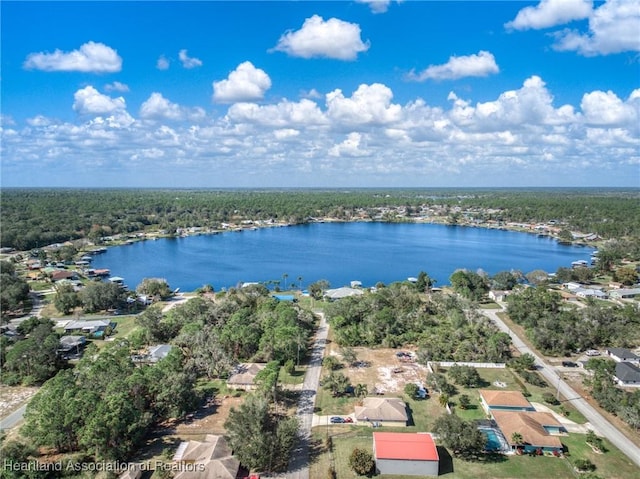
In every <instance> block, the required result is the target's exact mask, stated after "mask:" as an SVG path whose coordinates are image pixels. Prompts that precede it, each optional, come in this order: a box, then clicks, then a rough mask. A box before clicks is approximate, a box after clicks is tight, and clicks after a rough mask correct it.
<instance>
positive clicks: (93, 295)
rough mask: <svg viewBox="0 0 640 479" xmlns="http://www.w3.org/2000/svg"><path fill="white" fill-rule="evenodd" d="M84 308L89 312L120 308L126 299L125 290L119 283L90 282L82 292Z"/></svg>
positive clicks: (81, 297)
mask: <svg viewBox="0 0 640 479" xmlns="http://www.w3.org/2000/svg"><path fill="white" fill-rule="evenodd" d="M80 299H81V301H82V305H83V308H84V310H85V311H86V312H88V313H93V312H97V311H105V310H108V309H115V308H118V307H119V306H120V305H121V304H122V303H123V302H124V299H125V292H124V289H122V286H120V285H119V284H117V283H113V282H110V281H108V282H104V283H103V282H99V283H95V282H94V283H90V284H88V285H87V286H85V287H84V289H83V290H82V291H81V292H80Z"/></svg>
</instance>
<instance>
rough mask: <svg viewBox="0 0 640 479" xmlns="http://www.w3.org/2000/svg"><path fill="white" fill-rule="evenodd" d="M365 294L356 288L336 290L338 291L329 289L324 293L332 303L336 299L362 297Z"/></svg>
mask: <svg viewBox="0 0 640 479" xmlns="http://www.w3.org/2000/svg"><path fill="white" fill-rule="evenodd" d="M363 294H364V291H362V290H361V289H356V288H348V287H346V286H345V287H343V288H336V289H328V290H326V291H325V293H324V297H325V298H327V299H328V300H330V301H335V300H336V299H342V298H348V297H349V296H361V295H363Z"/></svg>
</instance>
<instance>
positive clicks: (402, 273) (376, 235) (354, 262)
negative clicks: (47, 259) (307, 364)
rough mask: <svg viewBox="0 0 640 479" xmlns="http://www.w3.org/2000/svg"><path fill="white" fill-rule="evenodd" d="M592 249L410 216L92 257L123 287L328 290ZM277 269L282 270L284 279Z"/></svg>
mask: <svg viewBox="0 0 640 479" xmlns="http://www.w3.org/2000/svg"><path fill="white" fill-rule="evenodd" d="M593 251H594V249H593V248H590V247H585V246H576V245H562V244H559V243H558V242H557V241H556V240H553V239H551V238H548V237H541V236H538V235H535V234H528V233H518V232H513V231H504V230H496V229H485V228H471V227H462V226H445V225H436V224H413V223H402V224H394V223H314V224H309V225H300V226H290V227H282V228H262V229H257V230H245V231H243V232H225V233H222V234H217V235H199V236H190V237H185V238H168V239H159V240H156V241H141V242H137V243H134V244H132V245H126V246H118V247H113V248H109V249H108V251H107V252H106V253H104V254H101V255H97V256H96V257H95V259H94V260H93V263H92V267H93V268H108V269H110V270H111V274H112V275H113V276H121V277H123V278H124V279H125V284H127V285H128V286H129V287H130V288H131V289H134V288H135V287H136V286H137V285H138V284H140V282H141V281H142V280H143V279H144V278H165V279H166V280H167V281H168V282H169V285H170V286H171V288H180V289H181V290H182V291H193V290H195V289H197V288H199V287H201V286H203V285H205V284H210V285H211V286H213V287H214V289H215V290H216V291H219V290H220V289H222V288H228V287H232V286H237V285H238V284H239V283H243V282H266V281H280V287H281V288H282V289H284V287H285V282H286V286H287V287H290V286H291V284H292V283H294V284H296V285H298V284H299V282H300V281H299V279H298V278H302V286H303V288H306V287H308V285H309V284H310V283H313V282H314V281H317V280H320V279H326V280H328V281H329V282H330V284H331V287H334V288H335V287H340V286H345V285H348V284H349V283H350V282H351V281H353V280H357V281H361V282H362V285H363V286H365V287H366V286H373V285H375V284H376V283H377V282H379V281H381V282H383V283H385V284H389V283H392V282H394V281H403V280H406V279H407V278H408V277H416V276H418V273H419V272H420V271H425V272H426V273H427V274H429V276H430V277H432V278H435V279H436V280H437V283H436V286H442V285H445V284H449V277H450V276H451V274H452V273H453V272H454V271H455V270H456V269H459V268H466V269H469V270H473V271H476V270H478V269H482V270H484V271H485V272H487V273H488V274H490V275H493V274H495V273H497V272H499V271H505V270H507V271H509V270H512V269H515V270H520V271H522V272H523V273H528V272H530V271H533V270H535V269H542V270H544V271H546V272H549V273H553V272H555V271H556V270H557V269H558V268H559V267H561V266H564V267H571V262H572V261H576V260H587V261H589V259H590V256H591V253H592V252H593ZM284 275H287V277H286V278H285V277H284Z"/></svg>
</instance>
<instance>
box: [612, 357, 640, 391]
mask: <svg viewBox="0 0 640 479" xmlns="http://www.w3.org/2000/svg"><path fill="white" fill-rule="evenodd" d="M614 379H615V381H616V383H618V385H620V386H625V387H634V388H640V368H639V367H638V366H637V365H636V364H632V363H626V362H621V363H616V369H615V372H614Z"/></svg>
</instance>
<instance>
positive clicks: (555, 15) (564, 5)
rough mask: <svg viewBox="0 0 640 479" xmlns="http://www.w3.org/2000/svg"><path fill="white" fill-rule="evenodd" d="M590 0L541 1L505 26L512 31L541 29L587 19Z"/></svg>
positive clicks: (520, 13)
mask: <svg viewBox="0 0 640 479" xmlns="http://www.w3.org/2000/svg"><path fill="white" fill-rule="evenodd" d="M592 4H593V2H592V1H591V0H542V1H541V2H540V3H539V4H538V5H536V6H535V7H525V8H523V9H522V10H520V11H519V12H518V14H517V15H516V18H515V19H514V20H512V21H511V22H508V23H506V24H505V28H507V29H513V30H528V29H535V30H538V29H542V28H549V27H554V26H556V25H563V24H565V23H568V22H571V21H573V20H581V19H583V18H587V17H588V16H589V15H590V13H591V9H592Z"/></svg>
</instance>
